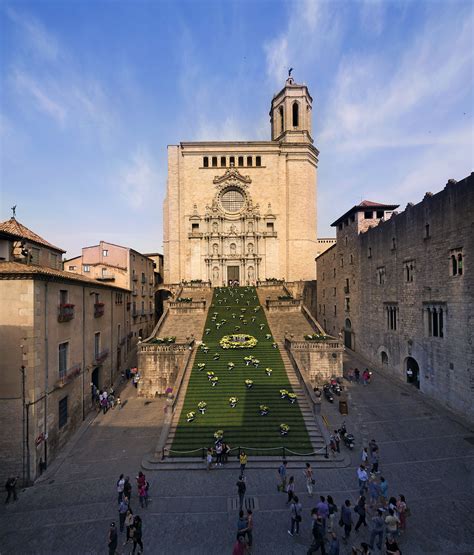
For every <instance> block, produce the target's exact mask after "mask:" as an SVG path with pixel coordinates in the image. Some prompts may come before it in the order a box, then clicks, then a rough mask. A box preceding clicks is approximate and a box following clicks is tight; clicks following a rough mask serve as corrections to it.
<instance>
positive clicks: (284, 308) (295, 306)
mask: <svg viewBox="0 0 474 555" xmlns="http://www.w3.org/2000/svg"><path fill="white" fill-rule="evenodd" d="M302 305H303V300H302V299H301V298H299V299H270V298H267V299H266V301H265V306H266V309H267V310H268V311H269V312H276V311H278V312H301V307H302Z"/></svg>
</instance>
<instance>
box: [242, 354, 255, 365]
mask: <svg viewBox="0 0 474 555" xmlns="http://www.w3.org/2000/svg"><path fill="white" fill-rule="evenodd" d="M244 360H245V366H250V364H251V363H252V361H253V356H248V357H244Z"/></svg>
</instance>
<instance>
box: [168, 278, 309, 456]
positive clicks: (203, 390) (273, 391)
mask: <svg viewBox="0 0 474 555" xmlns="http://www.w3.org/2000/svg"><path fill="white" fill-rule="evenodd" d="M257 307H259V308H258V309H257V310H255V309H256V308H257ZM243 309H244V310H245V312H242V310H243ZM241 314H243V315H244V320H246V321H247V324H244V323H243V322H242V321H241V320H240V316H241ZM252 317H255V322H252V321H251V318H252ZM213 319H215V320H213ZM223 319H224V320H226V322H225V323H224V324H223V325H221V326H220V328H219V329H217V327H216V324H217V323H219V322H221V321H222V320H223ZM260 324H264V327H263V329H260ZM236 326H240V329H239V330H237V329H236ZM205 328H206V330H205V332H204V336H203V338H202V339H203V342H205V343H206V345H207V346H208V347H209V352H208V353H207V354H206V353H204V352H203V351H202V350H201V349H198V352H197V353H196V357H195V360H194V365H193V368H192V372H191V376H190V379H189V384H188V388H187V392H186V397H185V400H184V406H183V409H182V411H181V416H180V419H179V423H178V427H177V430H176V435H175V437H174V440H173V444H172V449H171V452H170V456H183V455H188V456H199V453H196V452H194V453H186V454H185V453H181V452H183V451H192V450H194V449H200V448H203V447H206V446H212V445H213V444H214V441H215V440H214V432H215V431H216V430H224V440H225V441H226V442H227V443H228V444H229V445H230V446H231V447H232V448H234V447H239V446H241V447H247V448H252V449H251V450H250V449H249V450H248V454H249V455H253V456H255V455H259V456H262V455H274V456H280V455H281V454H282V452H283V450H278V451H270V450H269V451H266V450H265V449H268V448H270V447H272V448H273V447H279V448H282V447H286V448H289V449H291V450H293V451H296V452H298V453H310V452H312V451H313V447H312V445H311V442H310V439H309V437H308V433H307V430H306V426H305V423H304V420H303V416H302V414H301V411H300V408H299V405H298V403H295V404H290V402H289V401H288V400H286V399H280V389H287V390H288V391H289V392H291V391H292V388H291V386H290V383H289V381H288V376H287V374H286V371H285V367H284V365H283V361H282V359H281V355H280V352H279V349H278V348H276V349H275V348H273V347H272V343H273V337H272V338H271V339H267V338H266V337H265V336H266V335H267V334H269V333H271V332H270V329H269V326H268V322H267V319H266V317H265V313H264V310H263V308H262V307H261V306H260V303H259V300H258V296H257V293H256V290H255V288H254V287H234V288H228V287H222V288H216V289H215V290H214V295H213V299H212V303H211V307H210V309H209V311H208V315H207V320H206V326H205ZM207 330H209V331H207ZM206 332H207V333H206ZM233 333H247V334H249V335H252V336H254V337H255V338H256V339H257V340H258V344H257V345H256V346H255V347H254V348H250V349H222V348H221V347H220V345H219V341H220V339H221V338H222V337H223V336H224V335H231V334H233ZM215 353H219V355H220V358H219V360H213V356H214V355H215ZM249 355H252V356H253V357H255V358H257V359H258V360H259V361H260V364H259V367H258V368H255V367H254V366H246V365H245V361H244V357H245V356H249ZM202 362H204V363H205V364H206V367H205V368H204V369H203V370H201V371H200V370H199V368H198V363H202ZM228 362H233V363H234V364H235V367H234V368H233V369H232V370H229V369H228V367H227V363H228ZM266 367H270V368H272V370H273V373H272V375H271V376H270V377H269V376H267V375H266V373H265V368H266ZM208 371H213V372H215V375H216V376H218V378H219V382H218V384H217V386H215V387H211V384H210V382H209V380H208V377H207V372H208ZM246 379H251V380H253V382H254V385H253V387H252V388H251V389H247V388H246V387H245V380H246ZM231 396H234V397H237V398H238V399H239V401H238V404H237V406H236V407H235V408H231V407H230V405H229V397H231ZM199 401H205V402H206V403H207V411H206V413H205V414H204V415H201V414H200V413H199V411H198V403H199ZM260 405H267V406H268V407H269V409H270V412H269V414H268V415H267V416H260V414H259V406H260ZM191 411H194V412H195V413H196V418H195V420H194V421H193V422H187V421H186V414H187V413H188V412H191ZM281 423H285V424H288V425H289V426H290V432H289V434H288V435H287V436H285V437H283V436H281V435H280V424H281ZM178 451H179V452H180V453H178Z"/></svg>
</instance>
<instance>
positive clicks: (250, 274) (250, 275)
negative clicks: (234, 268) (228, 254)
mask: <svg viewBox="0 0 474 555" xmlns="http://www.w3.org/2000/svg"><path fill="white" fill-rule="evenodd" d="M247 277H248V278H249V282H250V283H253V281H254V280H255V271H254V269H253V266H249V268H248V270H247Z"/></svg>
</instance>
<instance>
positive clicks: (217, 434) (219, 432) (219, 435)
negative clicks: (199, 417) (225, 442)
mask: <svg viewBox="0 0 474 555" xmlns="http://www.w3.org/2000/svg"><path fill="white" fill-rule="evenodd" d="M223 437H224V430H217V431H215V432H214V439H216V440H217V441H221V440H222V438H223Z"/></svg>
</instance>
